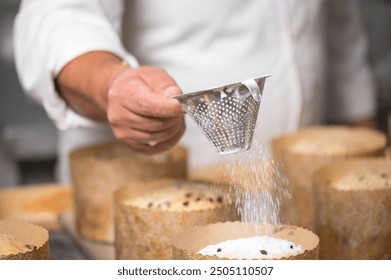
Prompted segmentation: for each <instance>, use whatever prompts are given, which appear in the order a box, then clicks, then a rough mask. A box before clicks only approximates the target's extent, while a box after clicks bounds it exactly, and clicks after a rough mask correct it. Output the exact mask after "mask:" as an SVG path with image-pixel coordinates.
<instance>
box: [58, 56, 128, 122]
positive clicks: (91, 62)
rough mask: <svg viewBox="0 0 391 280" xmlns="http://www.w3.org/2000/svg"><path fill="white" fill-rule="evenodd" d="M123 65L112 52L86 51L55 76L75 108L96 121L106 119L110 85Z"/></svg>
mask: <svg viewBox="0 0 391 280" xmlns="http://www.w3.org/2000/svg"><path fill="white" fill-rule="evenodd" d="M126 69H128V68H127V66H125V65H124V64H123V63H122V61H121V59H120V58H118V57H117V56H115V55H114V54H112V53H108V52H103V51H95V52H89V53H86V54H83V55H81V56H79V57H77V58H75V59H74V60H72V61H71V62H70V63H68V64H67V65H66V66H65V67H64V68H63V69H62V71H61V72H60V73H59V75H58V77H57V78H56V87H57V90H58V91H59V93H60V94H61V96H62V98H63V99H64V100H65V101H66V102H67V104H68V105H69V106H70V107H72V108H73V109H74V110H75V111H76V112H78V113H80V114H81V115H84V116H86V117H88V118H90V119H93V120H96V121H107V102H108V92H109V88H110V85H111V84H112V83H113V81H114V80H115V78H116V77H118V75H120V73H122V72H123V71H125V70H126Z"/></svg>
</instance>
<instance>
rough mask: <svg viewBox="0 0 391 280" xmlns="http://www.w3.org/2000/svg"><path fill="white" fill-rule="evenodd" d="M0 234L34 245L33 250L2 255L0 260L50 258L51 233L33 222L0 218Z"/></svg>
mask: <svg viewBox="0 0 391 280" xmlns="http://www.w3.org/2000/svg"><path fill="white" fill-rule="evenodd" d="M0 234H7V235H10V236H12V237H13V238H15V239H16V240H18V241H19V242H21V243H22V244H24V245H30V246H33V249H32V250H31V251H28V252H25V253H18V254H9V255H0V260H48V259H49V233H48V231H47V230H46V229H45V228H43V227H40V226H37V225H35V224H32V223H27V222H22V221H16V220H15V221H14V220H0Z"/></svg>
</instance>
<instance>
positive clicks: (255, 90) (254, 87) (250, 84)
mask: <svg viewBox="0 0 391 280" xmlns="http://www.w3.org/2000/svg"><path fill="white" fill-rule="evenodd" d="M242 84H243V85H244V86H245V87H246V88H247V89H248V90H249V91H250V93H251V95H252V97H253V98H254V100H255V101H258V102H261V98H262V92H261V90H260V89H259V86H258V83H257V82H256V81H255V80H253V79H248V80H244V81H243V82H242Z"/></svg>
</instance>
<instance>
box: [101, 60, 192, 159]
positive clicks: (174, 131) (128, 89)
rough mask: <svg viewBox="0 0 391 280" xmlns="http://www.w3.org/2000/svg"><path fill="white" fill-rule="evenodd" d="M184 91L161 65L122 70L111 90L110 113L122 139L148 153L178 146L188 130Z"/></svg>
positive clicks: (109, 117) (111, 121) (116, 133)
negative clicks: (181, 101)
mask: <svg viewBox="0 0 391 280" xmlns="http://www.w3.org/2000/svg"><path fill="white" fill-rule="evenodd" d="M180 93H181V90H180V89H179V87H178V86H177V84H176V83H175V81H174V80H173V79H172V78H171V77H170V76H169V75H168V74H167V73H166V72H165V71H164V70H163V69H161V68H157V67H139V68H135V69H130V68H129V69H128V70H127V71H124V72H122V73H121V74H120V75H119V76H118V77H117V78H116V79H115V80H114V82H113V84H112V85H111V87H110V89H109V95H108V106H107V116H108V120H109V122H110V123H111V125H112V127H113V131H114V133H115V135H116V137H117V138H118V139H120V140H121V141H123V142H124V143H126V144H127V145H128V146H129V147H130V148H131V149H132V150H134V151H137V152H141V153H144V154H154V153H158V152H162V151H164V150H167V149H168V148H171V147H172V146H174V145H175V144H176V143H177V142H178V141H179V139H180V137H181V136H182V134H183V132H184V131H185V125H184V118H183V113H184V112H183V109H182V106H181V105H180V104H179V102H178V101H176V100H175V99H171V98H169V97H170V96H174V95H178V94H180Z"/></svg>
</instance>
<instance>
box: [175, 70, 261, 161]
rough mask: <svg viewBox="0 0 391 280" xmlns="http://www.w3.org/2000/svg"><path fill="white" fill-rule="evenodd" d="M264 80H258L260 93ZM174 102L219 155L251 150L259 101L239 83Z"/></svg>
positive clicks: (184, 97) (182, 96)
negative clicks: (179, 104) (184, 111)
mask: <svg viewBox="0 0 391 280" xmlns="http://www.w3.org/2000/svg"><path fill="white" fill-rule="evenodd" d="M265 78H266V77H262V78H259V79H256V80H255V81H256V82H257V85H258V87H259V92H260V93H262V90H263V86H264V80H265ZM175 98H176V99H177V100H179V101H180V102H181V103H182V105H183V106H184V108H185V109H186V112H187V113H188V114H189V115H190V116H191V118H192V119H193V120H194V121H195V123H196V124H197V126H198V127H199V128H200V129H201V131H202V132H203V133H204V134H205V135H206V137H207V138H208V139H209V141H210V142H211V143H212V144H213V145H214V146H215V147H216V149H217V151H218V152H219V153H220V154H232V153H236V152H240V151H245V150H248V149H249V148H250V147H251V143H252V139H253V134H254V130H255V126H256V122H257V116H258V111H259V107H260V101H256V100H255V99H254V97H253V93H251V92H250V90H249V88H248V87H247V86H245V85H243V84H242V83H236V84H231V85H227V86H224V87H220V88H215V89H211V90H206V91H200V92H195V93H190V94H183V95H180V96H176V97H175ZM258 100H260V99H258Z"/></svg>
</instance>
